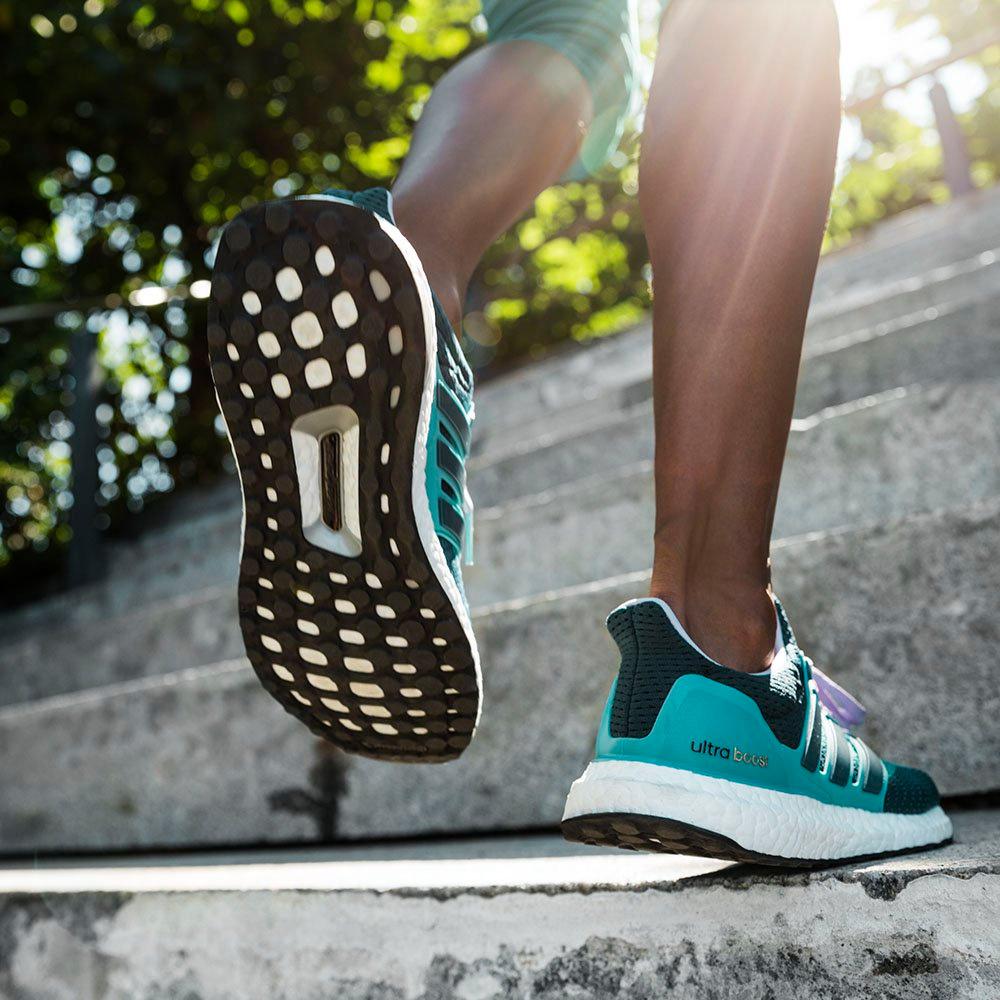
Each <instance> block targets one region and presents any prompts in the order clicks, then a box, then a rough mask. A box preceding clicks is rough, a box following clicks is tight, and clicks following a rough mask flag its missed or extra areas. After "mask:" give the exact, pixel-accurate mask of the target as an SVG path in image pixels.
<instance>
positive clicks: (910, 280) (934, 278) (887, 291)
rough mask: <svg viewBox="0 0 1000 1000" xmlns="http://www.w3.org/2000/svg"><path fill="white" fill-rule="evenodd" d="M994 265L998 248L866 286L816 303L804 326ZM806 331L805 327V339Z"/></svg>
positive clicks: (998, 257)
mask: <svg viewBox="0 0 1000 1000" xmlns="http://www.w3.org/2000/svg"><path fill="white" fill-rule="evenodd" d="M997 265H1000V246H997V247H990V248H989V249H986V250H982V251H980V252H979V253H977V254H973V255H972V256H970V257H963V258H962V259H961V260H956V261H952V262H951V263H949V264H939V265H937V266H936V267H931V268H928V269H927V270H925V271H921V272H919V273H918V274H914V275H910V276H909V277H906V278H890V279H888V280H886V281H885V282H884V283H882V284H879V285H874V286H867V287H865V288H863V289H861V290H859V291H858V292H856V293H855V294H853V295H850V294H846V295H840V296H837V298H836V299H835V300H834V301H833V302H819V303H817V304H816V306H815V307H813V308H811V309H810V310H809V321H808V323H809V324H814V323H824V322H826V321H828V320H831V319H836V318H839V317H840V316H844V315H846V314H847V313H851V312H855V311H857V310H859V309H866V308H868V307H870V306H873V305H876V304H878V303H882V302H886V301H888V300H889V299H895V298H902V297H903V296H905V295H909V294H911V293H913V292H919V291H923V290H924V289H927V288H931V287H933V286H934V285H941V284H944V283H946V282H948V281H951V280H952V279H954V278H958V277H962V276H964V275H966V274H972V273H975V272H976V271H985V270H986V269H988V268H990V267H995V266H997ZM808 330H809V325H808V324H807V326H806V337H807V339H808Z"/></svg>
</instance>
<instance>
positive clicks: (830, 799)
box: [562, 599, 952, 866]
mask: <svg viewBox="0 0 1000 1000" xmlns="http://www.w3.org/2000/svg"><path fill="white" fill-rule="evenodd" d="M777 611H778V638H777V642H776V650H777V652H776V655H775V659H774V662H773V663H772V665H771V667H770V669H769V670H767V671H764V672H763V673H759V674H746V673H741V672H739V671H736V670H731V669H729V668H728V667H724V666H722V665H720V664H719V663H716V662H715V661H714V660H711V659H709V657H707V656H706V655H705V654H704V653H703V652H702V651H701V650H700V649H699V648H698V647H697V646H696V645H695V644H694V642H692V640H691V639H690V638H689V637H688V635H687V634H686V633H685V631H684V629H683V627H682V626H681V624H680V622H679V621H678V620H677V617H676V615H675V614H674V613H673V611H672V610H671V609H670V608H669V607H668V606H667V605H666V604H665V603H664V602H663V601H659V600H655V599H645V600H637V601H629V602H628V603H626V604H623V605H622V606H621V607H620V608H618V609H616V610H615V611H614V612H612V614H611V616H610V617H609V619H608V629H609V631H610V632H611V636H612V638H613V639H614V640H615V642H616V643H617V645H618V648H619V650H620V651H621V670H620V672H619V674H618V678H617V680H616V682H615V684H614V686H613V687H612V690H611V694H610V696H609V698H608V703H607V707H606V709H605V712H604V717H603V718H602V720H601V725H600V730H599V732H598V735H597V750H596V755H595V759H594V761H593V762H592V763H591V764H590V765H589V766H588V767H587V769H586V771H584V773H583V775H582V777H580V778H578V779H577V780H576V781H575V782H574V783H573V785H572V788H571V789H570V793H569V798H568V799H567V802H566V811H565V814H564V817H563V822H562V828H563V833H564V834H565V836H566V837H567V839H569V840H574V841H582V842H584V843H587V844H602V845H606V846H610V847H624V848H628V849H631V850H641V851H662V852H666V853H671V854H695V855H700V856H704V857H712V858H724V859H728V860H734V861H746V862H754V863H758V864H759V863H763V864H770V865H790V866H801V865H808V864H817V863H819V864H822V863H829V862H832V861H836V860H846V859H849V858H857V857H868V856H873V855H880V854H891V853H895V852H898V851H905V850H909V849H911V848H916V847H928V846H931V845H936V844H941V843H944V842H946V841H947V840H948V839H949V838H950V837H951V832H952V829H951V821H950V820H949V819H948V817H947V816H946V815H945V814H944V812H943V810H942V809H941V806H940V804H939V798H938V791H937V788H936V787H935V785H934V782H933V781H932V780H931V778H930V777H929V776H928V775H927V774H925V773H924V772H923V771H917V770H914V769H912V768H908V767H901V766H899V765H896V764H890V763H886V762H883V761H882V760H881V759H880V758H879V756H878V755H877V754H876V753H875V752H874V751H872V750H871V749H870V748H869V747H868V746H867V745H866V744H865V743H864V742H863V741H862V740H860V739H859V738H858V737H857V736H855V735H854V734H853V732H851V727H853V726H857V725H860V723H861V722H862V721H863V719H864V709H863V708H862V707H861V706H860V704H859V703H858V702H857V701H855V700H854V699H853V698H852V697H851V696H850V695H849V694H848V693H847V692H846V691H844V690H843V689H842V688H840V687H839V686H837V685H836V684H834V683H833V682H832V681H830V680H829V678H827V677H826V676H825V675H824V674H822V673H821V672H820V671H819V670H817V669H816V668H815V667H814V666H813V664H812V662H811V661H810V660H809V658H808V657H807V656H805V655H804V654H803V653H802V651H801V650H800V649H799V647H798V645H797V643H796V641H795V637H794V635H793V634H792V630H791V628H790V627H789V625H788V620H787V618H786V617H785V614H784V611H783V610H782V609H781V606H780V604H779V605H777Z"/></svg>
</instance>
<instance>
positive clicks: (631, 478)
mask: <svg viewBox="0 0 1000 1000" xmlns="http://www.w3.org/2000/svg"><path fill="white" fill-rule="evenodd" d="M988 381H995V382H996V383H997V386H998V389H1000V378H997V379H989V380H988ZM936 388H938V387H936V386H926V385H923V384H915V385H910V386H898V387H897V388H895V389H886V390H885V391H884V392H878V393H873V394H872V395H870V396H863V397H862V398H860V399H854V400H851V401H850V402H847V403H838V404H837V405H835V406H827V407H824V408H823V409H822V410H818V411H817V412H816V413H814V414H812V415H811V416H808V417H796V418H794V419H793V420H792V426H791V433H792V434H805V433H808V432H809V431H811V430H813V429H814V428H816V427H820V426H822V425H823V424H826V423H827V422H829V421H832V420H837V419H842V418H845V417H851V416H853V415H854V414H857V413H861V412H863V411H865V410H871V409H875V408H877V407H879V406H881V405H882V404H883V403H892V402H895V401H896V400H898V399H905V398H907V397H913V398H914V399H915V401H918V400H920V399H921V398H922V397H926V396H927V395H928V394H930V393H932V392H933V391H934V390H935V389H936ZM649 407H650V404H649V403H642V404H640V406H637V407H635V408H633V409H631V410H630V411H629V413H630V414H634V415H638V412H639V410H640V408H644V410H648V409H649ZM620 419H621V416H620V414H619V415H618V416H617V417H616V418H614V419H609V420H608V421H607V424H611V423H617V422H618V421H619V420H620ZM607 424H606V425H603V426H607ZM597 430H599V428H598V427H592V428H589V429H588V430H587V431H586V432H585V433H594V432H595V431H597ZM573 436H576V435H573ZM558 440H565V438H560V439H558ZM553 443H557V442H553ZM654 467H655V463H654V461H653V460H652V459H649V458H644V459H640V460H639V461H637V462H630V463H629V464H628V465H623V466H619V467H618V468H616V469H615V470H614V476H613V478H614V483H615V484H623V485H632V484H633V483H636V482H638V481H641V480H645V479H648V478H649V477H650V476H651V475H652V472H653V469H654ZM611 485H612V484H611V483H610V481H609V476H608V475H607V474H606V473H595V474H593V475H590V476H583V477H581V478H580V479H574V480H572V481H570V482H568V483H560V484H558V485H557V486H551V487H549V488H547V489H544V490H539V491H538V492H537V493H528V494H525V495H524V496H520V497H513V498H512V499H510V500H505V501H503V502H502V503H498V504H494V505H493V506H492V507H481V508H480V507H477V508H476V523H477V524H480V523H483V522H493V521H500V520H503V519H504V518H508V517H512V516H513V517H517V516H522V514H523V515H525V516H526V515H527V513H528V512H529V511H532V510H537V509H538V508H540V507H547V506H549V505H552V504H557V503H559V502H560V501H562V500H567V499H578V500H579V504H578V505H579V506H581V507H583V506H587V505H588V504H589V502H590V500H591V496H592V495H593V494H595V493H600V492H602V491H603V490H605V489H610V488H611ZM865 524H866V522H852V525H851V526H852V527H862V526H864V525H865ZM775 540H776V541H777V539H775Z"/></svg>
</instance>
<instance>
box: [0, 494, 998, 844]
mask: <svg viewBox="0 0 1000 1000" xmlns="http://www.w3.org/2000/svg"><path fill="white" fill-rule="evenodd" d="M998 547H1000V500H996V501H992V502H989V503H985V504H981V505H977V506H975V507H972V508H969V509H967V510H964V511H961V512H949V513H944V514H932V515H923V516H920V517H916V518H912V519H908V520H906V521H903V522H900V523H898V524H895V525H891V526H886V527H880V528H874V529H865V530H860V531H845V532H833V533H830V534H827V535H821V536H816V537H808V538H805V539H800V540H793V541H789V542H787V543H779V544H778V545H776V546H775V550H774V564H775V581H776V586H777V588H778V592H779V593H780V594H782V595H783V596H784V597H785V599H786V601H787V603H788V606H789V610H790V613H791V615H792V620H793V622H794V623H795V625H796V628H797V630H798V632H799V638H800V640H801V641H802V643H803V646H804V648H805V649H806V650H808V651H809V652H810V655H812V656H813V657H814V658H815V660H816V662H817V663H818V664H819V665H820V666H822V667H823V668H824V669H825V670H828V671H829V672H830V673H831V674H832V675H833V676H834V677H836V678H837V679H838V680H840V681H841V682H842V683H844V684H846V685H847V686H848V687H849V688H850V689H852V690H854V691H855V692H856V693H857V694H858V695H859V697H861V698H862V699H863V700H864V701H865V702H866V703H867V704H868V707H869V709H870V711H871V722H870V723H869V724H868V726H867V727H866V737H867V738H868V739H870V741H871V742H872V743H873V745H874V746H875V748H876V749H878V750H879V751H880V752H881V753H884V754H885V755H887V756H888V757H889V758H890V759H897V760H903V761H910V762H914V763H917V764H919V765H921V766H928V767H930V768H931V769H932V771H933V773H934V775H935V777H936V778H937V779H938V781H939V784H940V786H941V788H942V790H943V791H944V792H945V793H947V794H961V793H965V792H979V791H984V790H991V789H996V788H997V786H998V785H1000V780H998V777H1000V775H998V771H997V767H996V760H997V757H998V754H1000V729H998V728H997V726H996V725H995V719H996V717H997V713H998V712H1000V692H998V690H997V687H996V685H995V683H994V680H995V678H994V674H995V663H996V649H997V646H998V642H1000V620H998V618H997V615H996V595H997V593H998V592H1000V564H998V562H997V560H996V558H995V553H996V551H997V550H998ZM646 585H647V580H646V574H645V573H638V574H632V575H629V576H624V577H619V578H616V579H613V580H607V581H603V582H601V583H597V584H591V585H587V586H582V587H578V588H575V589H571V590H567V591H562V592H558V593H555V594H552V595H548V596H546V597H543V598H539V599H535V600H532V601H519V602H510V603H509V604H506V605H502V606H499V607H497V608H494V609H488V610H485V611H483V612H481V613H480V614H479V615H477V616H476V631H477V635H478V637H479V641H480V648H481V650H482V658H483V663H484V668H485V672H486V709H485V714H484V719H483V723H482V725H481V727H480V732H479V735H478V736H477V738H476V740H475V741H474V742H473V744H472V746H471V747H470V749H469V750H468V751H467V752H466V754H465V755H464V756H463V757H462V758H461V759H460V760H459V761H457V762H455V763H453V764H448V765H446V766H441V767H435V768H430V767H428V768H414V767H411V766H407V765H385V764H379V763H376V762H373V761H367V760H363V759H360V758H349V757H346V756H344V755H342V754H339V753H338V752H336V751H333V750H331V749H329V748H328V747H327V746H326V745H325V744H320V743H319V742H317V741H315V740H313V739H312V738H311V737H309V736H308V735H307V733H306V731H305V730H304V729H302V727H301V726H300V725H299V724H298V723H297V722H295V721H293V720H292V719H291V718H289V717H288V716H285V715H284V714H283V713H282V712H281V711H280V709H279V708H278V707H277V706H276V705H275V704H274V702H273V701H272V700H271V699H270V698H268V697H267V695H266V694H264V692H263V691H262V690H261V689H260V688H259V686H258V684H257V682H256V679H255V678H254V677H253V675H252V674H251V672H250V671H249V669H248V668H247V666H246V665H245V663H244V662H243V661H242V660H235V661H232V662H228V663H223V664H220V665H217V666H214V667H205V668H199V669H192V670H188V671H180V672H178V673H175V674H172V675H168V676H164V677H157V678H150V679H146V680H140V681H133V682H130V683H126V684H121V685H117V686H111V687H108V688H105V689H99V690H93V691H89V692H86V693H83V694H78V695H67V696H63V697H56V698H52V699H47V700H43V701H39V702H35V703H33V704H29V705H17V706H11V707H8V708H6V709H3V710H0V761H2V762H3V769H4V772H5V789H4V795H3V797H2V798H0V851H32V850H53V849H66V850H83V849H108V848H112V847H115V848H138V847H144V846H145V847H149V846H154V845H175V846H176V845H194V844H235V843H262V842H275V841H279V842H283V841H301V842H310V841H322V842H325V841H329V840H330V839H331V838H333V837H346V838H357V837H378V836H383V837H384V836H402V835H413V834H430V833H438V832H442V831H454V830H464V831H476V830H480V831H481V830H493V829H525V828H531V827H534V826H539V825H545V824H551V823H554V822H555V821H556V820H557V818H558V816H559V814H560V811H561V808H562V803H563V797H564V795H565V792H566V789H567V787H568V785H569V782H570V781H571V780H572V779H573V778H575V777H576V776H577V775H578V773H579V772H580V770H581V769H582V767H583V765H584V764H585V763H586V760H587V758H588V756H589V753H590V748H591V744H592V740H593V734H594V727H595V725H596V722H597V719H598V716H599V714H600V710H601V707H602V704H603V700H604V697H605V695H606V693H607V690H608V685H609V683H610V680H611V677H612V675H613V671H614V664H615V658H614V656H613V652H612V648H611V644H610V640H609V639H608V637H607V635H606V633H605V630H604V628H603V620H604V617H605V616H606V615H607V613H608V612H609V611H610V610H611V609H612V608H613V607H615V606H616V605H617V604H618V603H620V602H621V601H622V600H625V599H627V598H629V597H633V596H635V595H637V594H641V593H643V592H644V588H645V587H646ZM194 614H198V615H205V616H206V617H209V618H212V619H213V620H214V621H216V622H217V623H218V627H219V628H220V630H222V631H226V630H228V634H229V635H230V637H231V638H230V641H231V642H232V643H233V645H234V646H235V645H236V643H237V642H238V638H237V636H236V634H235V627H234V619H233V608H232V597H231V596H230V594H229V591H228V589H227V591H226V594H225V595H221V596H220V597H218V598H217V599H216V600H215V601H214V602H208V603H207V604H204V605H199V606H197V607H193V608H187V609H184V613H182V614H180V615H178V616H177V619H176V620H175V621H169V620H165V619H164V618H163V617H162V616H161V618H160V619H159V622H158V626H159V628H161V629H162V630H163V636H164V643H165V645H166V647H167V648H169V650H170V651H171V652H172V653H173V655H175V656H176V658H177V662H178V663H182V662H185V657H188V655H189V652H190V651H189V649H188V638H187V637H188V632H187V631H185V626H186V624H187V623H188V622H190V621H191V619H192V617H193V615H194ZM151 628H152V626H151ZM138 641H139V642H141V643H142V644H144V645H146V646H151V645H152V644H153V643H155V641H156V636H155V634H151V635H150V636H149V637H148V638H147V637H146V636H145V635H140V636H139V637H138ZM186 662H196V661H193V660H192V659H190V658H188V659H187V660H186ZM191 775H197V780H195V781H193V780H191Z"/></svg>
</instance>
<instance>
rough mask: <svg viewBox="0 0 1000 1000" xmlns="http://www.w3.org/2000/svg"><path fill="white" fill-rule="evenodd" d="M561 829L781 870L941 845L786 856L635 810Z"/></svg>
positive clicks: (601, 840)
mask: <svg viewBox="0 0 1000 1000" xmlns="http://www.w3.org/2000/svg"><path fill="white" fill-rule="evenodd" d="M562 833H563V836H564V837H565V838H566V840H569V841H572V842H574V843H579V844H588V845H590V846H592V847H616V848H619V849H621V850H626V851H645V852H650V853H659V854H686V855H690V856H692V857H698V858H714V859H716V860H719V861H736V862H739V863H741V864H750V865H766V866H768V867H778V868H800V869H813V868H830V867H835V866H839V865H846V864H851V863H854V862H860V861H872V860H876V859H878V858H886V857H895V856H898V855H900V854H910V853H914V852H915V851H924V850H929V849H931V848H932V847H940V846H942V844H943V843H947V842H948V841H943V842H942V844H930V845H924V846H921V847H915V848H908V849H907V850H903V851H885V852H882V853H877V854H865V855H858V856H854V857H848V858H837V859H835V860H831V859H812V858H783V857H779V856H776V855H772V854H760V853H758V852H756V851H750V850H747V849H746V848H745V847H741V846H740V845H739V844H738V843H736V841H735V840H732V839H731V838H729V837H726V836H723V835H722V834H720V833H714V832H713V831H711V830H705V829H702V828H701V827H697V826H692V825H691V824H690V823H682V822H680V821H679V820H672V819H666V818H664V817H661V816H643V815H638V814H635V813H594V814H592V815H587V816H574V817H573V818H571V819H565V820H563V821H562Z"/></svg>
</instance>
